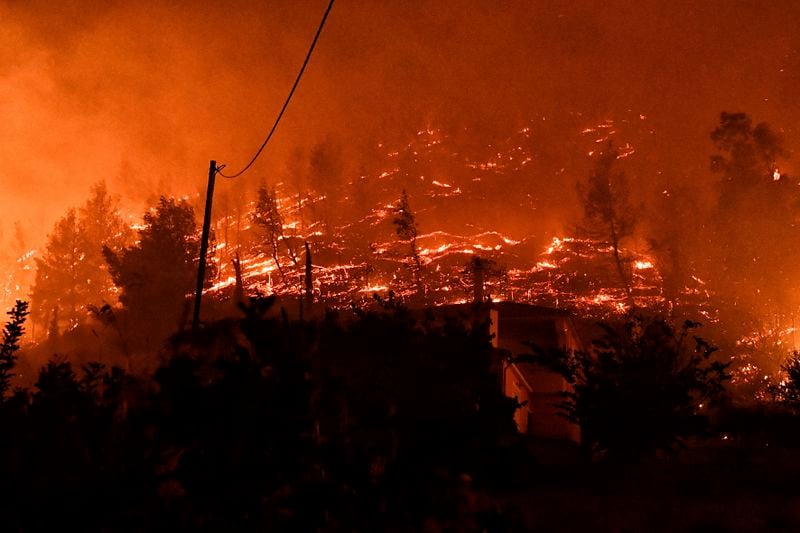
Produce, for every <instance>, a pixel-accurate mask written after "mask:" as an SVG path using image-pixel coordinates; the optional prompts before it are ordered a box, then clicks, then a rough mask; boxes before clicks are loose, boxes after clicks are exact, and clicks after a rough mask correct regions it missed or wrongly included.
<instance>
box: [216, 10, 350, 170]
mask: <svg viewBox="0 0 800 533" xmlns="http://www.w3.org/2000/svg"><path fill="white" fill-rule="evenodd" d="M333 2H334V0H331V1H330V2H329V3H328V8H327V9H326V10H325V14H324V15H323V16H322V21H320V23H319V28H317V33H316V35H314V40H313V41H311V47H310V48H309V49H308V53H307V54H306V58H305V60H304V61H303V66H302V67H300V72H298V73H297V78H296V79H295V80H294V85H292V90H290V91H289V95H288V96H287V97H286V101H285V102H283V107H282V108H281V112H280V113H278V117H277V118H276V119H275V123H274V124H273V125H272V129H271V130H269V133H268V134H267V138H266V139H264V142H263V143H262V144H261V147H260V148H259V149H258V150H257V151H256V153H255V155H253V158H252V159H250V162H249V163H247V164H246V165H245V167H244V168H243V169H242V170H240V171H239V172H237V173H236V174H230V175H228V174H223V173H222V168H223V167H224V166H225V165H220V167H219V168H218V169H217V173H218V174H219V175H220V176H222V177H223V178H228V179H233V178H238V177H239V176H241V175H242V174H244V173H245V172H247V170H248V169H249V168H250V167H251V166H253V163H255V162H256V159H258V157H259V156H260V155H261V152H263V151H264V148H266V146H267V143H268V142H269V140H270V139H271V138H272V135H273V134H274V133H275V130H276V129H277V128H278V124H279V123H280V121H281V118H283V114H284V113H285V112H286V108H287V107H289V102H290V101H291V100H292V96H293V95H294V91H295V90H296V89H297V86H298V85H299V84H300V78H302V77H303V72H305V70H306V66H307V65H308V61H309V59H311V54H312V53H313V52H314V47H315V46H317V41H318V40H319V36H320V34H321V33H322V28H323V27H324V26H325V21H326V20H327V19H328V14H329V13H330V12H331V8H332V7H333Z"/></svg>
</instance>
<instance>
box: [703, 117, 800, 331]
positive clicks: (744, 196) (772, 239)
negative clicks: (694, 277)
mask: <svg viewBox="0 0 800 533" xmlns="http://www.w3.org/2000/svg"><path fill="white" fill-rule="evenodd" d="M711 139H712V141H713V142H714V146H715V148H716V149H717V152H718V153H717V154H715V155H713V156H712V157H711V169H712V171H713V172H714V173H716V174H718V175H719V176H720V181H719V184H718V195H719V196H718V202H717V207H716V210H715V213H714V214H715V216H714V218H713V223H712V229H713V235H712V236H711V238H709V241H710V242H711V243H713V244H715V245H716V247H717V254H716V255H717V256H716V257H714V258H713V259H714V261H713V263H711V264H709V265H708V270H709V272H708V275H709V277H710V278H711V279H712V280H713V281H714V282H715V288H716V289H717V292H719V293H721V294H722V296H723V298H724V299H725V300H726V301H727V304H728V305H726V306H725V307H726V308H729V309H734V308H738V309H742V310H743V312H745V313H747V314H749V313H750V312H752V311H756V313H757V314H761V315H763V314H767V313H770V314H776V313H779V312H780V311H782V310H786V309H790V308H791V307H793V306H794V305H795V304H796V303H797V300H796V299H794V298H793V295H794V294H795V293H796V291H797V289H798V276H800V271H798V268H797V262H796V261H795V260H794V259H793V258H794V257H796V256H797V254H798V253H800V242H799V241H800V228H799V227H798V226H797V224H796V222H795V220H796V210H797V206H798V204H799V203H800V194H799V193H798V191H797V190H796V189H797V187H796V185H795V184H794V183H791V181H790V180H788V179H786V176H784V175H782V174H781V173H780V171H779V170H778V167H777V164H778V161H779V159H781V158H783V157H786V151H785V149H784V148H783V141H782V139H781V137H780V136H779V135H778V134H776V133H775V132H773V131H772V130H771V128H770V127H769V126H768V125H767V124H765V123H760V124H757V125H755V126H754V125H753V123H752V120H751V119H750V117H749V116H748V115H746V114H744V113H722V114H721V115H720V123H719V125H718V127H717V128H716V129H715V130H714V131H713V132H711Z"/></svg>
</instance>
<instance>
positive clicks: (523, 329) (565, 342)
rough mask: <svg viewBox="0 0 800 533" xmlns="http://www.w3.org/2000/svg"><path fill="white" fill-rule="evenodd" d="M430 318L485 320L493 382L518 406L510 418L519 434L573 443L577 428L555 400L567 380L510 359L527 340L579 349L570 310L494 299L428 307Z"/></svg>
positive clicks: (524, 347)
mask: <svg viewBox="0 0 800 533" xmlns="http://www.w3.org/2000/svg"><path fill="white" fill-rule="evenodd" d="M431 311H432V312H433V314H434V316H436V317H444V316H459V317H462V318H463V319H467V318H469V319H472V320H475V319H483V318H488V319H490V320H491V322H490V326H489V327H490V333H491V334H492V345H493V346H494V348H496V349H497V354H498V357H497V362H496V371H497V374H498V381H499V383H498V385H499V386H500V387H501V390H502V391H503V393H504V394H505V395H506V396H508V397H510V398H515V397H516V398H517V399H518V401H519V402H520V403H522V404H523V405H522V407H520V408H519V409H518V410H517V411H516V413H515V415H514V419H515V421H516V423H517V428H519V430H520V432H522V433H525V434H528V435H532V436H535V437H543V438H550V439H562V440H571V441H574V442H578V441H579V440H580V430H579V428H578V426H577V425H575V424H572V423H571V422H569V421H568V420H567V419H565V418H564V417H563V416H561V415H560V414H559V409H558V406H557V404H558V403H559V402H560V401H562V400H563V398H562V393H563V392H565V391H568V390H569V384H568V383H567V382H566V380H564V378H562V377H561V376H559V375H558V374H555V373H554V372H552V371H550V370H548V369H546V368H543V367H541V366H539V365H536V364H533V363H529V362H511V361H510V358H511V357H513V356H517V355H521V354H529V353H531V348H530V347H529V345H528V344H529V343H532V344H534V345H536V346H538V347H539V348H542V349H545V350H547V349H553V348H560V349H567V350H581V349H585V346H584V345H583V344H582V341H581V338H580V335H579V334H578V331H577V327H576V322H575V320H574V318H573V316H572V314H571V313H569V312H568V311H564V310H561V309H552V308H548V307H540V306H535V305H528V304H520V303H513V302H494V303H488V304H482V305H477V306H476V305H475V304H455V305H445V306H441V307H436V308H434V309H433V310H431Z"/></svg>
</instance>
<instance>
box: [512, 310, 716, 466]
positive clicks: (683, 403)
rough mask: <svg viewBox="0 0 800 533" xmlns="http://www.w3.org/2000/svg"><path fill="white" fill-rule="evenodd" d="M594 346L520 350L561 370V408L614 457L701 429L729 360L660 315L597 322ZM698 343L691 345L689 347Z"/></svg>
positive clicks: (596, 448)
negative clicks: (715, 356) (613, 322)
mask: <svg viewBox="0 0 800 533" xmlns="http://www.w3.org/2000/svg"><path fill="white" fill-rule="evenodd" d="M600 326H601V327H602V330H603V335H602V337H601V338H600V339H598V340H596V341H594V343H593V348H592V350H591V351H586V352H565V351H561V350H555V351H552V352H544V351H542V350H539V349H537V348H536V347H535V346H532V348H533V350H534V355H533V356H532V357H530V358H528V357H523V358H521V359H528V360H531V361H533V362H536V363H539V364H543V365H544V366H546V367H548V368H550V369H551V370H553V371H555V372H556V373H558V374H560V375H561V376H563V377H564V379H565V380H567V382H568V383H569V384H570V385H571V387H572V390H571V391H569V392H566V393H564V401H563V402H562V403H561V404H560V408H561V410H562V412H563V414H564V415H565V416H566V417H567V418H568V419H569V420H571V421H573V422H574V423H576V424H578V425H579V426H580V428H581V439H582V442H583V444H584V446H585V447H586V449H587V450H591V451H593V452H604V453H607V454H608V456H609V458H610V459H612V460H617V461H627V460H635V459H637V458H638V457H640V456H643V455H647V454H649V453H651V452H653V451H655V450H657V449H670V448H672V446H673V445H674V444H675V443H676V442H679V441H681V440H682V439H684V438H686V437H689V436H691V435H697V434H700V433H702V432H703V430H704V429H705V427H706V423H707V420H706V418H705V416H703V414H702V412H701V406H703V405H707V404H708V402H709V401H712V400H713V399H715V398H717V397H718V396H719V394H720V393H721V392H722V391H723V390H724V386H723V385H724V382H725V381H726V380H727V379H728V378H729V376H728V374H727V371H726V369H727V367H728V365H729V363H721V362H719V361H716V360H714V359H712V354H713V353H714V352H715V351H716V348H715V347H713V346H711V345H710V344H708V343H707V342H706V341H704V340H703V339H701V338H699V337H696V336H693V335H692V334H691V333H692V330H694V329H695V328H696V327H698V326H699V324H697V323H695V322H690V321H686V322H685V323H684V324H683V326H682V327H681V328H680V330H679V331H677V332H676V331H675V329H674V328H673V327H672V325H671V324H669V323H668V322H667V321H666V320H663V319H660V318H644V317H633V318H632V319H630V320H627V321H626V322H625V323H623V324H621V325H619V326H612V325H609V324H601V325H600ZM692 344H693V346H692Z"/></svg>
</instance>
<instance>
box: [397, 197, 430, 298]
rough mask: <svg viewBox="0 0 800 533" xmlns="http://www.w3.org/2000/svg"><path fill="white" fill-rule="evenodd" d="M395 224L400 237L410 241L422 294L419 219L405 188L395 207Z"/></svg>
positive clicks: (416, 280) (413, 262)
mask: <svg viewBox="0 0 800 533" xmlns="http://www.w3.org/2000/svg"><path fill="white" fill-rule="evenodd" d="M394 215H395V216H394V220H392V224H394V229H395V233H396V234H397V236H398V237H400V239H402V240H403V241H405V242H406V243H408V257H409V258H410V259H411V263H412V264H411V270H412V272H413V273H414V283H415V284H416V286H417V294H418V295H422V294H423V292H424V287H423V286H422V260H421V258H420V256H419V249H418V248H417V220H416V217H415V216H414V212H413V211H412V210H411V206H410V204H409V202H408V194H407V193H406V191H405V189H403V193H402V194H401V196H400V200H398V202H397V205H396V206H395V208H394Z"/></svg>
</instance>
